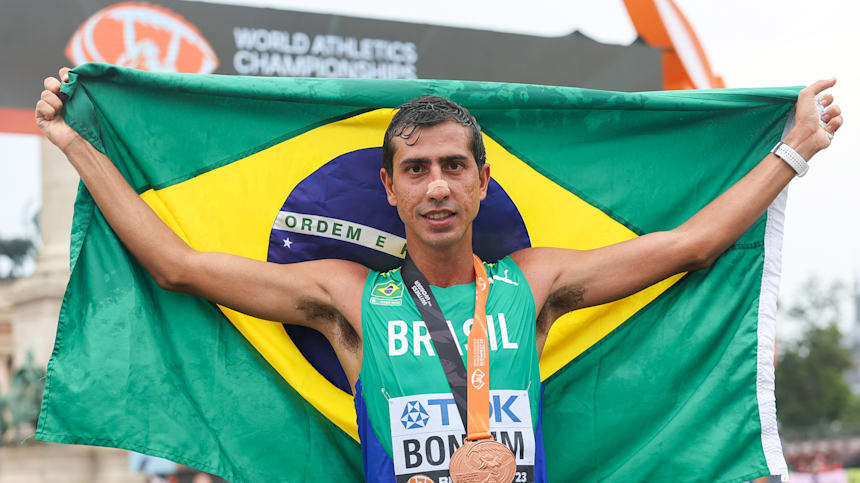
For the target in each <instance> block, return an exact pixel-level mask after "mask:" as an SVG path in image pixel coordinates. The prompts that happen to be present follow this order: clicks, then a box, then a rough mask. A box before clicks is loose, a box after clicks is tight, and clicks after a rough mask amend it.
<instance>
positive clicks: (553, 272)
mask: <svg viewBox="0 0 860 483" xmlns="http://www.w3.org/2000/svg"><path fill="white" fill-rule="evenodd" d="M583 253H585V252H583V251H580V250H570V249H565V248H548V247H531V248H524V249H522V250H519V251H517V252H514V253H512V254H511V259H512V260H513V261H514V262H515V263H516V264H517V266H518V267H520V270H522V271H523V274H524V275H525V276H526V280H528V282H529V285H530V286H531V289H532V296H533V297H534V301H535V308H536V309H537V311H538V313H541V315H542V316H545V315H546V314H542V312H544V309H545V307H546V305H547V304H548V303H549V304H551V305H553V306H556V305H563V306H564V307H565V309H568V308H570V309H572V308H574V307H575V306H576V305H577V302H576V300H579V299H581V293H582V290H580V288H579V287H578V283H577V281H576V280H574V279H575V277H572V276H571V273H574V272H576V267H577V266H578V265H579V264H580V262H581V261H582V258H583ZM562 299H563V300H562ZM569 299H571V300H570V301H568V300H569ZM574 299H575V300H574ZM562 302H564V303H562Z"/></svg>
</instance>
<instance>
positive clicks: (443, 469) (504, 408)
mask: <svg viewBox="0 0 860 483" xmlns="http://www.w3.org/2000/svg"><path fill="white" fill-rule="evenodd" d="M388 413H389V419H390V424H391V445H392V456H393V460H394V474H395V475H396V476H397V483H431V482H436V483H451V482H450V477H449V475H448V465H449V462H450V459H451V455H452V454H454V451H456V450H457V448H459V447H460V446H462V444H463V441H464V440H465V439H466V430H465V426H464V425H463V422H462V421H461V420H460V412H459V411H457V405H456V403H455V402H454V397H453V396H452V395H451V393H438V394H418V395H414V396H403V397H396V398H391V399H389V400H388ZM490 432H491V433H492V435H493V437H494V438H495V440H496V441H498V442H500V443H502V444H504V445H505V446H507V447H508V448H509V449H510V450H511V452H512V453H513V454H514V457H515V458H516V460H517V473H516V475H515V476H514V481H515V482H518V483H519V482H531V481H534V464H535V462H534V458H535V436H534V430H533V426H532V417H531V406H530V405H529V395H528V392H526V391H511V390H491V391H490Z"/></svg>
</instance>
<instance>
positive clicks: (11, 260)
mask: <svg viewBox="0 0 860 483" xmlns="http://www.w3.org/2000/svg"><path fill="white" fill-rule="evenodd" d="M35 256H36V244H35V243H34V242H33V240H31V239H27V238H2V237H0V260H3V261H4V262H5V263H3V264H0V281H4V280H12V279H15V278H18V277H20V276H21V273H22V272H21V270H22V268H23V267H24V266H25V264H26V263H27V261H29V260H32V259H33V258H35Z"/></svg>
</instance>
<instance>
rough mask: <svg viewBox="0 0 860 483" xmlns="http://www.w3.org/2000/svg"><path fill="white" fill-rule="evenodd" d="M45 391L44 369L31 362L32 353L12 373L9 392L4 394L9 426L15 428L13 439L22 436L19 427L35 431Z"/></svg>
mask: <svg viewBox="0 0 860 483" xmlns="http://www.w3.org/2000/svg"><path fill="white" fill-rule="evenodd" d="M44 392H45V370H44V369H42V368H41V367H39V366H37V365H36V364H35V363H34V362H33V354H32V353H28V354H27V361H26V362H25V363H24V364H23V365H22V366H21V367H19V368H18V369H17V370H15V372H14V373H13V374H12V383H11V387H10V389H9V393H8V394H7V395H6V396H5V399H6V405H7V406H8V408H9V415H10V426H11V427H12V428H15V431H16V435H15V439H20V437H21V436H22V434H21V432H20V431H21V429H22V427H25V428H26V429H25V431H31V432H32V431H35V428H36V422H37V421H38V419H39V409H40V408H41V406H42V395H43V394H44Z"/></svg>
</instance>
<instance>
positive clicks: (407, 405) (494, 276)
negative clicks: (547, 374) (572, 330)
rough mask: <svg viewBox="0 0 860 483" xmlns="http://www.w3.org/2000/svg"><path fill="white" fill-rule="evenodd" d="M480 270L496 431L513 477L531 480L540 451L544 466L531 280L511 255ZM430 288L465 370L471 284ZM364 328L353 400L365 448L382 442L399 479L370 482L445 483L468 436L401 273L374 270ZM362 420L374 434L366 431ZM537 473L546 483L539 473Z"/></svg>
mask: <svg viewBox="0 0 860 483" xmlns="http://www.w3.org/2000/svg"><path fill="white" fill-rule="evenodd" d="M484 265H485V266H486V268H487V276H488V278H489V280H490V291H489V297H488V300H487V333H488V344H489V348H490V381H489V383H490V431H491V432H492V433H493V434H494V437H495V439H496V440H497V441H499V442H501V443H503V444H506V445H507V446H508V447H509V448H511V450H512V451H513V452H514V455H515V456H516V458H517V466H518V468H517V471H518V473H517V477H516V478H515V481H529V482H531V481H535V459H536V458H535V454H536V450H537V453H538V458H537V459H538V460H539V461H538V463H539V466H542V463H543V461H542V460H543V455H542V453H543V451H542V450H543V447H542V446H543V445H542V441H540V434H539V433H540V431H539V428H538V424H539V419H540V418H539V404H540V392H541V384H540V372H539V368H538V356H537V347H536V335H535V330H536V313H535V304H534V299H533V297H532V292H531V288H530V287H529V285H528V282H527V281H526V279H525V276H524V275H523V273H522V271H520V269H519V267H517V265H516V264H515V263H514V262H513V261H512V260H511V259H510V258H509V257H508V258H504V259H503V260H500V261H499V262H497V263H485V264H484ZM431 290H432V291H433V295H434V296H435V297H436V299H437V301H438V303H439V306H440V307H441V309H442V313H443V314H444V315H445V318H446V319H447V321H448V329H449V330H450V331H452V332H453V334H454V335H455V338H456V340H457V341H458V346H459V349H460V352H461V354H462V356H463V362H464V364H465V362H466V355H465V352H466V347H467V344H466V342H467V338H468V334H469V331H470V330H471V325H472V319H473V317H474V312H475V283H474V282H472V283H471V284H468V285H456V286H453V287H448V288H440V287H435V286H431ZM361 324H362V337H363V346H364V348H363V360H362V366H361V372H360V375H359V380H360V388H359V390H358V391H357V394H356V398H357V399H359V398H360V399H361V401H358V400H357V401H356V407H357V410H358V412H359V415H358V418H359V426H360V433H363V434H362V446H365V443H366V441H365V440H366V439H373V440H378V443H379V445H381V448H382V449H384V451H385V453H387V456H388V457H389V458H391V461H392V462H393V470H394V474H395V475H396V477H395V478H394V479H393V480H389V478H387V477H386V478H379V476H381V475H371V474H368V478H369V479H370V477H371V476H373V481H407V480H408V479H409V478H410V477H411V476H415V475H424V476H428V477H431V478H433V480H434V481H447V476H448V472H447V470H448V461H449V458H450V455H451V454H452V453H453V452H454V450H456V448H457V447H459V446H460V445H461V444H462V441H463V438H464V437H465V434H466V431H465V427H464V425H463V422H462V421H461V418H460V415H459V412H458V411H457V407H456V404H455V403H454V398H453V396H452V394H451V389H450V386H449V385H448V380H447V378H446V377H445V373H444V371H443V369H442V364H441V362H440V360H439V358H438V357H437V356H436V351H435V349H434V347H433V343H432V339H431V337H430V334H429V332H428V330H427V327H426V326H425V324H424V322H423V320H422V317H421V314H420V312H419V311H418V308H417V307H416V306H415V303H414V302H413V300H412V297H411V296H410V294H409V293H408V292H407V290H406V287H405V285H404V283H403V279H402V278H401V273H400V269H399V268H398V269H395V270H392V271H389V272H384V273H379V272H375V271H371V272H370V275H369V276H368V278H367V282H366V283H365V286H364V292H363V295H362V308H361ZM362 413H364V414H362ZM362 423H364V424H365V425H369V426H370V428H366V427H365V428H361V426H362ZM371 430H372V431H371ZM536 434H537V436H538V440H537V443H536V439H535V436H536ZM374 445H376V442H375V441H374ZM371 452H372V451H371ZM377 456H378V455H377ZM369 457H370V456H369V454H368V451H367V449H366V448H365V467H366V471H368V470H369V469H370V468H368V465H370V466H371V467H373V466H378V464H377V465H374V464H372V463H371V462H368V461H367V459H368V458H369ZM374 471H377V472H378V471H381V470H374ZM537 472H538V475H539V476H538V479H539V480H542V479H543V478H541V477H540V476H541V475H540V474H541V473H543V468H538V469H537ZM371 473H372V472H371ZM416 481H417V480H416Z"/></svg>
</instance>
